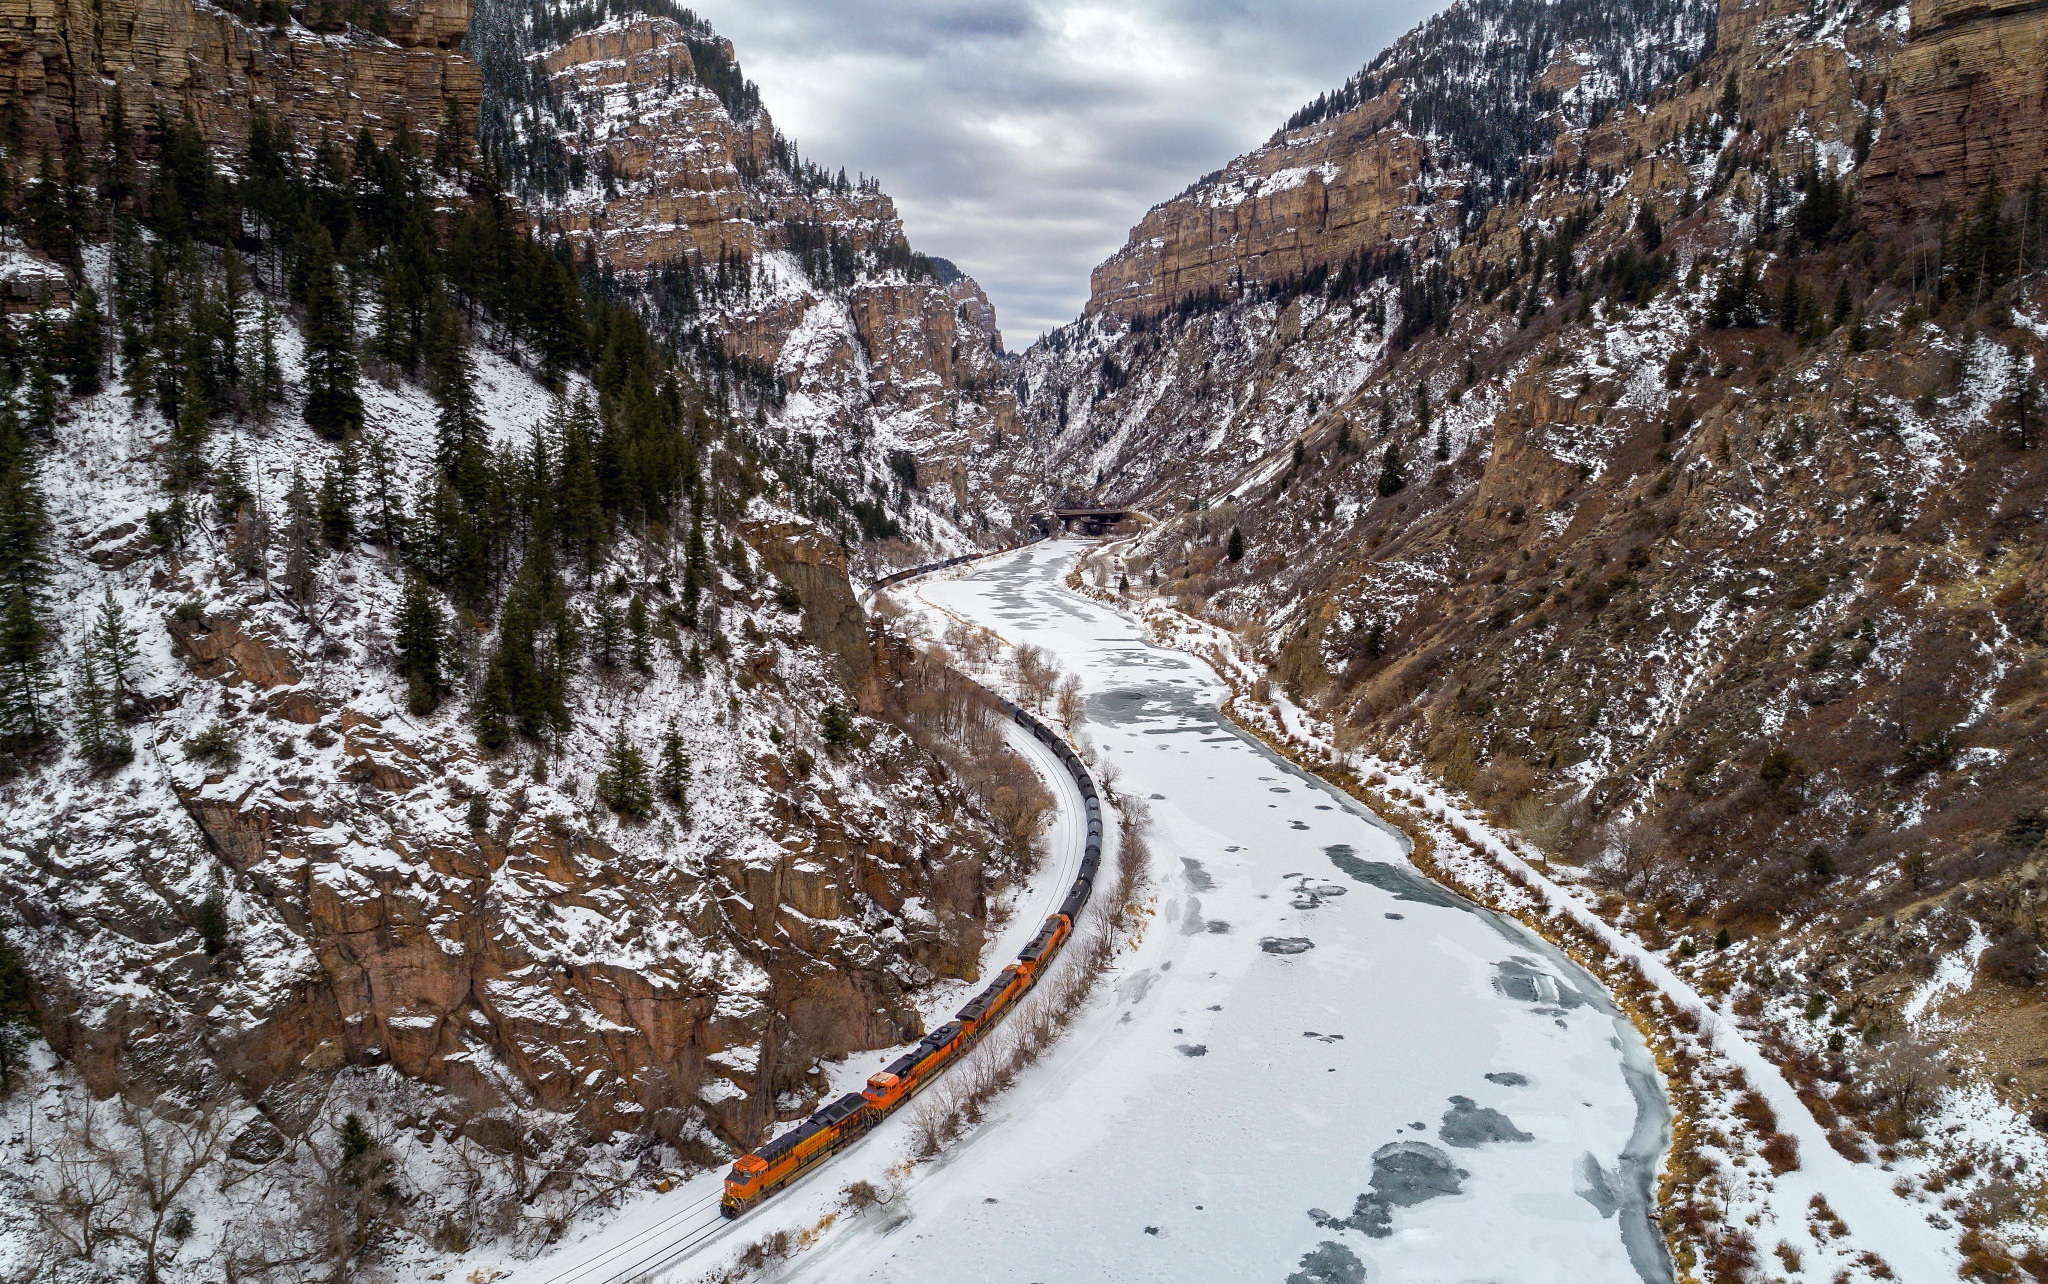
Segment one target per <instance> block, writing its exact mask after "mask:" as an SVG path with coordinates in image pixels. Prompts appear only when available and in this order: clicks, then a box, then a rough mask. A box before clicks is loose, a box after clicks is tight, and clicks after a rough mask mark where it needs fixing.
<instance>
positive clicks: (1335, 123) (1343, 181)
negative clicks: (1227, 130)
mask: <svg viewBox="0 0 2048 1284" xmlns="http://www.w3.org/2000/svg"><path fill="white" fill-rule="evenodd" d="M1399 98H1400V89H1399V88H1398V87H1396V88H1395V89H1393V90H1391V91H1389V92H1388V93H1387V94H1385V95H1382V96H1381V97H1379V98H1375V99H1373V100H1372V101H1370V102H1367V103H1364V104H1362V105H1360V106H1358V107H1356V108H1353V109H1352V110H1351V111H1349V112H1347V113H1345V114H1344V115H1342V116H1339V117H1337V118H1336V119H1334V120H1331V121H1327V122H1324V123H1323V124H1320V125H1314V126H1309V127H1307V128H1304V129H1301V130H1297V131H1294V132H1292V133H1288V134H1284V135H1283V136H1281V137H1280V138H1277V139H1275V140H1274V141H1273V142H1272V143H1269V144H1268V145H1267V146H1265V147H1262V148H1260V149H1259V150H1258V151H1256V152H1252V153H1249V154H1247V155H1245V156H1242V157H1240V158H1238V159H1237V160H1235V161H1232V162H1231V163H1230V165H1228V166H1227V167H1225V169H1224V170H1223V172H1222V173H1221V174H1219V175H1217V176H1215V177H1213V178H1210V179H1207V180H1204V181H1203V182H1201V183H1199V184H1197V185H1195V186H1194V187H1193V188H1191V189H1189V190H1188V191H1187V192H1184V193H1182V194H1181V195H1180V196H1177V197H1175V198H1174V199H1173V200H1171V201H1168V202H1166V203H1165V204H1163V205H1158V206H1155V207H1153V209H1152V210H1151V211H1150V212H1149V213H1147V214H1146V215H1145V217H1144V219H1143V220H1142V221H1141V222H1140V223H1139V224H1138V225H1137V227H1135V228H1133V229H1132V230H1131V235H1130V241H1129V243H1128V244H1126V245H1125V247H1124V248H1123V249H1122V250H1119V251H1118V252H1117V253H1116V254H1115V255H1114V256H1113V257H1111V258H1110V259H1109V260H1108V261H1107V262H1105V263H1103V264H1102V265H1101V266H1100V267H1098V268H1096V269H1095V272H1094V274H1093V277H1092V279H1091V281H1090V291H1089V298H1088V313H1089V315H1091V316H1094V315H1108V316H1114V317H1118V318H1122V319H1126V320H1128V319H1131V318H1136V317H1150V316H1153V315H1156V314H1157V313H1159V312H1160V311H1161V310H1163V309H1165V308H1169V307H1171V306H1173V305H1174V304H1175V303H1178V302H1180V301H1181V300H1182V299H1185V298H1188V297H1189V296H1191V295H1200V294H1207V293H1211V292H1213V293H1214V294H1216V295H1217V296H1219V297H1222V298H1234V297H1237V296H1238V295H1239V293H1241V291H1242V290H1243V289H1244V288H1245V287H1248V286H1254V287H1255V286H1260V285H1265V284H1268V283H1270V282H1275V281H1282V280H1286V279H1287V278H1289V277H1294V276H1300V275H1303V274H1305V273H1307V272H1309V271H1310V270H1312V269H1315V268H1318V267H1323V268H1328V267H1335V266H1338V265H1340V264H1342V263H1343V262H1344V260H1346V259H1348V258H1350V257H1351V256H1353V255H1354V254H1356V253H1357V252H1358V249H1359V247H1360V246H1365V245H1374V244H1381V243H1387V242H1398V241H1404V240H1407V239H1409V238H1411V237H1413V236H1415V235H1416V234H1417V233H1418V232H1420V231H1422V230H1423V229H1424V228H1426V227H1429V226H1430V225H1431V214H1430V211H1429V209H1428V208H1426V207H1425V206H1423V205H1421V204H1420V203H1419V202H1418V201H1417V199H1416V197H1417V192H1418V189H1417V183H1418V182H1419V181H1420V180H1421V179H1422V177H1423V175H1424V174H1425V173H1426V172H1427V171H1426V165H1427V158H1428V153H1429V147H1428V144H1426V143H1424V142H1423V141H1422V140H1420V139H1418V138H1416V137H1415V136H1413V135H1412V134H1410V133H1409V132H1408V131H1407V130H1405V129H1402V128H1400V127H1399V126H1394V125H1391V122H1392V121H1393V119H1394V116H1395V112H1396V110H1397V109H1398V107H1399V105H1400V102H1399ZM1449 194H1452V193H1447V195H1449ZM1443 209H1444V212H1446V213H1448V212H1450V211H1451V209H1452V207H1450V206H1445V207H1443Z"/></svg>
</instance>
